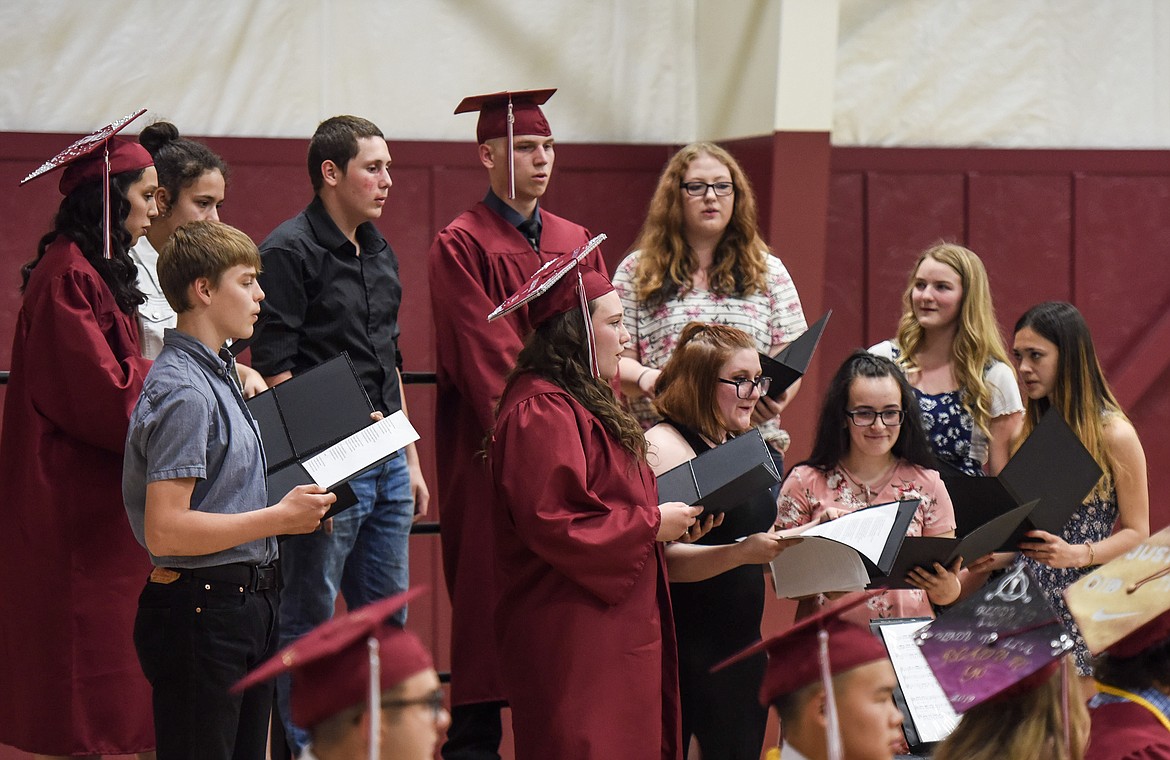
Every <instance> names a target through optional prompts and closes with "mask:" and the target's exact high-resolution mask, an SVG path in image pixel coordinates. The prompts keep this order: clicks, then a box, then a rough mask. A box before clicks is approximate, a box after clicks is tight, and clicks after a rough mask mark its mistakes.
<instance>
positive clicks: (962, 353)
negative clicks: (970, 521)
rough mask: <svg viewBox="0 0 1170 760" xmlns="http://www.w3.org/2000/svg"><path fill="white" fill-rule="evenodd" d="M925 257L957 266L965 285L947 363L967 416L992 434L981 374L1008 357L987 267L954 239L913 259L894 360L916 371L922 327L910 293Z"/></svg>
mask: <svg viewBox="0 0 1170 760" xmlns="http://www.w3.org/2000/svg"><path fill="white" fill-rule="evenodd" d="M928 258H929V259H933V260H935V261H937V262H939V263H940V264H946V265H947V266H949V267H950V268H951V269H953V270H955V272H956V273H957V274H958V275H959V281H960V283H961V284H962V286H963V300H962V302H961V304H960V306H959V317H958V319H959V329H958V330H957V331H956V332H955V339H954V342H953V343H952V344H951V367H952V371H953V372H954V375H955V380H956V381H957V382H958V384H959V390H960V391H961V397H962V401H963V405H964V406H966V407H967V411H968V412H970V413H971V420H972V421H973V422H974V423H975V425H976V426H978V428H979V429H980V430H981V431H983V433H984V434H985V435H987V436H988V437H989V438H990V437H991V430H990V428H989V425H990V423H991V389H990V388H989V387H988V386H987V383H986V382H984V377H983V374H984V372H986V371H987V367H988V365H989V364H991V363H992V362H996V361H1000V362H1003V363H1004V364H1008V355H1007V350H1006V349H1005V348H1004V345H1003V338H1002V336H1001V335H1000V333H999V324H998V323H997V322H996V321H995V308H994V307H993V306H992V305H991V286H990V285H989V283H988V280H987V270H986V269H984V267H983V262H982V261H980V260H979V257H978V256H976V255H975V253H974V252H973V251H970V250H968V249H967V248H964V247H963V246H961V245H955V244H954V243H940V244H938V245H935V246H933V247H931V248H927V249H926V250H925V251H923V252H922V254H921V255H920V256H919V257H918V261H916V262H914V268H913V269H911V270H910V279H909V281H908V282H907V283H906V290H905V292H904V293H903V294H902V318H901V320H900V321H899V323H898V335H897V343H898V347H899V349H900V351H901V356H900V357H899V359H898V363H899V365H901V367H902V369H904V370H906V371H907V372H912V371H916V370H917V369H918V365H917V364H916V362H915V356H916V355H917V353H918V349H919V348H920V347H921V346H922V341H923V338H924V336H925V331H924V330H923V329H922V325H921V324H919V323H918V318H917V317H915V316H914V308H913V306H912V304H911V297H912V296H913V294H914V280H915V278H916V277H917V275H918V268H919V267H920V266H922V262H923V261H926V259H928ZM1008 366H1009V367H1010V366H1011V365H1010V364H1008Z"/></svg>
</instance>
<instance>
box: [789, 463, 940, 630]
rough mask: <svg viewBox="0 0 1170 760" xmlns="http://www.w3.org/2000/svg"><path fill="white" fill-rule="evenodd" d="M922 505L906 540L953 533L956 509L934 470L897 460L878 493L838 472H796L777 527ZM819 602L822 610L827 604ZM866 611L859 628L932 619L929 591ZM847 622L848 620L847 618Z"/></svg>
mask: <svg viewBox="0 0 1170 760" xmlns="http://www.w3.org/2000/svg"><path fill="white" fill-rule="evenodd" d="M908 499H921V500H922V503H921V504H919V505H918V509H917V511H916V512H915V513H914V519H913V520H912V521H911V522H910V527H909V528H908V529H907V530H906V535H908V536H937V535H940V534H942V533H947V532H949V531H952V530H954V529H955V509H954V507H952V506H951V497H950V495H949V494H947V489H946V486H944V485H943V482H942V478H940V477H939V474H938V472H937V471H935V470H927V469H925V468H922V467H918V466H916V465H913V464H910V463H909V462H907V461H905V460H899V461H898V464H897V466H896V467H895V468H894V471H893V472H892V473H891V474H890V480H889V481H888V482H887V483H886V484H885V485H884V486H882V487H881V488H880V489H879V490H877V491H873V490H871V489H869V488H868V487H866V486H859V485H857V484H856V483H854V482H853V481H852V480H851V479H850V478H849V477H848V476H847V475H846V474H845V472H844V471H843V470H841V468H840V467H834V468H833V469H832V470H830V471H829V472H828V473H827V474H826V473H824V472H822V471H820V470H818V469H816V468H814V467H808V466H806V465H800V466H798V467H794V468H792V472H790V473H789V474H788V477H787V478H786V479H785V480H784V485H783V486H782V487H781V489H780V503H779V515H778V517H777V518H776V524H777V525H778V526H779V527H781V528H795V527H798V526H800V525H807V524H808V523H810V522H815V521H816V520H817V519H819V518H820V516H821V515H822V514H823V513H824V511H825V509H826V508H827V507H834V508H836V509H844V510H848V511H850V512H852V511H855V510H858V509H862V508H863V507H870V506H873V505H874V504H886V503H888V502H891V501H905V500H908ZM826 601H827V599H826V598H825V597H818V599H817V602H818V604H825V603H826ZM866 606H867V607H868V610H866V609H865V608H858V609H857V610H855V611H854V613H855V614H854V615H853V617H854V618H856V619H857V620H856V622H865V621H867V620H870V619H872V618H898V617H931V616H933V613H932V611H931V607H930V600H929V599H927V597H926V592H925V591H919V590H917V589H914V590H911V591H883V592H881V593H879V594H877V595H876V596H874V597H872V598H871V599H870V600H869V601H868V602H866ZM844 616H845V617H850V614H849V613H848V612H847V613H845V615H844Z"/></svg>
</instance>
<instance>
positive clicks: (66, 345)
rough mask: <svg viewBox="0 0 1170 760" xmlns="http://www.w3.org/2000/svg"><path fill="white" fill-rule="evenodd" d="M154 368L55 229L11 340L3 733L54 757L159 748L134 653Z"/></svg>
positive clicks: (4, 449) (0, 572)
mask: <svg viewBox="0 0 1170 760" xmlns="http://www.w3.org/2000/svg"><path fill="white" fill-rule="evenodd" d="M149 367H150V361H149V360H147V359H143V358H142V356H141V350H140V348H139V342H138V327H137V325H136V324H135V321H134V319H133V317H130V316H127V315H126V314H124V313H122V312H121V311H120V310H119V309H118V307H117V304H116V303H115V302H114V296H113V293H111V292H110V289H109V288H108V287H107V286H106V284H105V283H104V282H103V281H102V279H101V277H100V276H99V275H98V273H97V272H96V271H95V270H94V268H93V266H92V265H90V263H89V262H88V261H86V260H85V258H84V256H82V254H81V251H80V250H78V249H77V247H76V246H74V245H73V244H72V243H70V242H69V241H67V240H65V239H63V238H58V239H57V240H56V241H55V242H54V243H52V244H51V245H50V246H49V249H48V250H47V251H46V252H45V256H44V258H42V259H41V262H40V264H39V265H38V266H37V268H36V269H35V270H33V273H32V277H31V278H30V279H29V283H28V288H27V289H26V291H25V294H24V301H23V303H22V305H21V308H20V313H19V315H18V317H17V323H16V335H15V337H14V339H13V342H12V375H11V379H10V381H9V385H8V389H7V392H6V395H5V399H4V431H3V437H2V438H0V482H2V483H3V484H4V498H3V500H2V501H0V514H2V515H3V520H2V522H3V525H4V528H3V530H0V578H3V583H4V589H5V590H4V592H3V593H0V742H3V743H5V744H11V745H13V746H16V747H20V748H22V749H25V750H27V751H30V752H38V753H44V754H54V755H71V754H115V755H117V754H123V753H130V752H139V751H143V750H148V749H152V748H153V747H154V730H153V726H152V719H151V702H150V686H149V685H148V684H147V682H146V679H145V678H144V677H143V675H142V671H141V669H140V668H139V665H138V658H137V656H136V655H135V652H134V642H133V630H134V616H135V613H136V610H137V602H138V593H139V592H140V591H141V590H142V584H143V582H144V581H145V579H146V576H147V574H148V573H149V572H150V560H149V558H148V557H147V555H146V551H145V550H144V549H143V548H142V547H141V546H139V545H138V542H137V541H135V540H134V535H133V534H132V533H131V531H130V525H129V523H128V522H127V520H126V510H125V507H124V506H123V504H122V451H123V447H124V444H125V440H126V429H127V427H128V426H129V420H130V411H131V409H132V408H133V406H134V403H135V401H137V399H138V394H139V392H140V391H141V390H142V381H143V379H144V378H145V376H146V373H147V370H148V369H149Z"/></svg>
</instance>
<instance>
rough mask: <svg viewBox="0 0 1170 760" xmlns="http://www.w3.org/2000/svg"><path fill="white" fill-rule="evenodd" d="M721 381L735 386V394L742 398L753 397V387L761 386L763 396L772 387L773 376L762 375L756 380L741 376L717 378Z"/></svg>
mask: <svg viewBox="0 0 1170 760" xmlns="http://www.w3.org/2000/svg"><path fill="white" fill-rule="evenodd" d="M716 379H717V380H718V381H719V382H721V383H727V384H728V385H734V386H735V395H737V396H739V397H740V398H751V397H752V389H753V388H759V389H760V395H761V396H763V395H764V394H765V393H767V392H768V389H769V388H771V387H772V378H770V377H768V376H767V375H760V376H759V377H757V378H756V379H755V380H751V379H749V378H746V377H741V378H740V379H738V380H724V379H723V378H722V377H719V378H716Z"/></svg>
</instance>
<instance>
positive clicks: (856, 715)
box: [715, 595, 902, 760]
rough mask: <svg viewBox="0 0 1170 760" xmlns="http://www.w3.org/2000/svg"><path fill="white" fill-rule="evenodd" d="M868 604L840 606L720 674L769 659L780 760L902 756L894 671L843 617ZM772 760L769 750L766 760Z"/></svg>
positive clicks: (767, 676) (766, 691)
mask: <svg viewBox="0 0 1170 760" xmlns="http://www.w3.org/2000/svg"><path fill="white" fill-rule="evenodd" d="M865 599H866V597H865V596H864V595H856V596H853V597H850V598H849V599H847V600H842V601H841V602H840V603H838V604H836V605H834V606H832V607H829V608H826V609H825V610H824V611H822V612H819V613H817V614H816V615H814V616H812V617H809V618H805V619H804V620H802V621H800V623H798V624H797V625H795V626H793V627H792V628H790V629H788V630H787V631H785V632H784V633H781V634H778V635H776V636H773V637H771V638H769V639H767V640H765V641H761V642H760V643H758V644H754V645H752V646H750V647H748V648H747V649H745V650H743V651H742V652H740V653H739V654H737V655H735V656H734V657H731V658H730V659H728V660H726V661H725V662H723V663H720V664H719V665H717V666H716V667H715V670H722V669H723V668H725V667H727V666H729V665H733V664H735V663H737V662H740V661H742V660H744V659H745V658H747V657H753V656H759V655H760V654H761V653H762V652H767V654H768V666H767V669H766V670H765V671H764V682H763V683H762V684H761V685H760V704H762V705H771V706H773V707H775V708H776V712H777V714H778V715H779V717H780V723H781V729H782V733H783V737H784V739H783V744H782V746H781V749H780V751H779V757H780V760H830V758H834V757H840V758H843V759H844V760H892V758H893V757H894V755H895V754H897V750H898V747H900V746H901V744H902V731H901V726H902V713H901V712H899V711H898V708H897V706H896V705H895V704H894V687H895V686H897V679H896V678H895V676H894V668H893V666H892V665H890V661H889V657H888V656H887V654H886V649H885V646H884V645H883V644H882V643H881V641H879V640H878V638H877V637H876V636H874V635H873V634H872V633H870V631H869V630H868V629H866V628H863V627H861V626H860V625H857V624H855V623H852V622H849V620H847V619H842V616H841V613H842V612H844V611H846V610H848V609H851V608H852V607H854V606H856V605H858V604H860V603H861V602H863V601H865ZM826 673H827V675H828V676H830V678H829V679H828V681H827V682H826V680H825V675H826ZM775 757H776V750H775V749H772V750H771V751H769V753H768V758H769V759H770V760H774V759H775Z"/></svg>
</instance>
